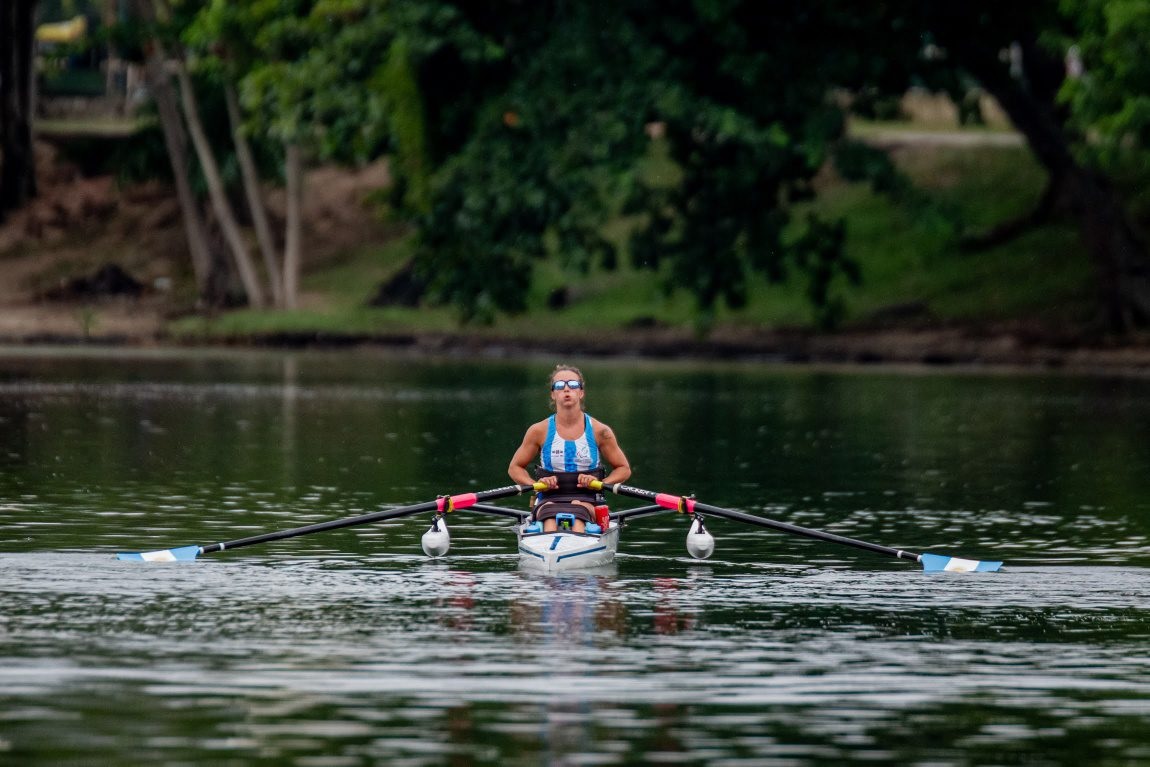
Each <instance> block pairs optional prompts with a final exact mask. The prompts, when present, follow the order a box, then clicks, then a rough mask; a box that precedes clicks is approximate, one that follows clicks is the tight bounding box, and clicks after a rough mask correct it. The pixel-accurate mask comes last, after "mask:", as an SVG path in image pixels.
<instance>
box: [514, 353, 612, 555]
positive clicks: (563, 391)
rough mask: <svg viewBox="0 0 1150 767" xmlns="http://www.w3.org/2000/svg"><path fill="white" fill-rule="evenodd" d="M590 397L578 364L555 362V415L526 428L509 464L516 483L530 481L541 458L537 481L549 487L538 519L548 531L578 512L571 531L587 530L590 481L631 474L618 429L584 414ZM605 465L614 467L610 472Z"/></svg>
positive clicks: (591, 504)
mask: <svg viewBox="0 0 1150 767" xmlns="http://www.w3.org/2000/svg"><path fill="white" fill-rule="evenodd" d="M585 395H586V389H585V387H584V385H583V374H582V373H581V372H579V368H576V367H572V366H571V365H556V366H555V370H553V371H552V373H551V408H552V409H553V410H554V411H555V413H554V415H552V416H550V417H549V418H545V419H544V420H542V421H540V422H538V423H536V424H532V425H531V426H530V427H529V428H528V429H527V433H526V434H524V435H523V444H521V445H520V446H519V449H518V450H516V451H515V455H514V456H513V457H512V458H511V465H510V466H508V467H507V473H508V474H509V475H510V476H511V480H512V481H513V482H516V483H518V484H522V485H529V484H531V483H533V482H535V481H536V479H533V478H532V477H531V472H530V471H529V470H528V468H527V467H528V466H530V465H531V463H532V462H533V461H538V471H537V479H538V481H540V482H543V483H544V484H546V485H547V487H548V488H549V489H548V490H546V491H545V492H544V494H543V495H542V497H541V499H540V500H539V501H538V502H537V503H536V505H535V519H536V520H539V521H542V522H543V531H544V532H554V531H555V530H556V529H557V525H556V521H555V516H556V515H557V514H571V515H573V516H574V518H575V521H574V524H573V525H572V529H573V530H574V531H575V532H577V533H581V532H583V531H584V528H585V525H586V523H588V522H594V521H595V503H596V499H597V494H596V492H595V491H594V490H592V489H591V487H590V485H591V483H592V482H593V481H595V480H596V479H601V480H603V483H604V484H607V485H613V484H615V483H617V482H624V481H626V480H627V478H628V477H630V476H631V464H630V463H628V461H627V456H625V455H624V454H623V449H622V448H620V447H619V442H618V441H617V440H616V439H615V432H613V431H611V427H610V426H608V425H607V424H605V423H603V422H602V421H600V420H598V419H595V418H592V417H591V416H589V415H587V413H585V412H584V410H583V406H584V403H583V398H584V396H585ZM604 463H606V464H607V465H609V466H610V467H611V472H610V473H609V474H607V473H606V472H605V470H604V468H603V464H604Z"/></svg>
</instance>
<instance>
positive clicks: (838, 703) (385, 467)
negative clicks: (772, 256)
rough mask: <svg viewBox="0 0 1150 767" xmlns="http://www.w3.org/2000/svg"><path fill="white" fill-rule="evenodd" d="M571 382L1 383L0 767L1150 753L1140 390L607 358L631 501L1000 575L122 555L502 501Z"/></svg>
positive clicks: (1113, 760)
mask: <svg viewBox="0 0 1150 767" xmlns="http://www.w3.org/2000/svg"><path fill="white" fill-rule="evenodd" d="M552 362H553V361H552V360H550V359H544V358H540V359H529V360H526V361H506V360H487V361H475V360H453V359H443V360H419V359H414V358H408V357H402V356H387V355H378V354H369V353H338V354H337V353H330V354H321V353H314V354H303V353H250V352H242V353H241V352H219V351H215V352H208V353H202V352H201V353H196V352H187V351H184V352H167V351H155V352H121V353H117V354H115V355H111V354H109V353H107V352H98V351H97V352H90V353H87V354H80V353H75V352H62V351H51V350H36V349H32V350H12V351H8V352H6V353H4V354H3V355H0V605H2V606H3V610H2V611H0V763H9V762H10V763H13V764H127V763H163V764H204V765H218V764H237V765H238V764H245V765H246V764H269V765H271V764H300V765H360V764H373V763H386V764H403V765H444V764H491V765H496V764H513V765H518V764H524V765H527V764H531V765H535V764H546V765H552V764H554V765H564V764H661V763H674V764H683V763H686V764H713V765H736V764H779V765H823V764H826V765H831V764H844V763H854V762H858V763H869V764H882V763H898V764H922V765H927V764H929V765H966V764H969V765H987V764H1083V763H1089V764H1114V765H1120V764H1121V765H1125V764H1137V763H1142V762H1145V761H1148V760H1150V735H1147V734H1146V733H1147V732H1148V731H1150V730H1148V728H1147V724H1148V721H1147V720H1148V712H1150V668H1148V666H1150V660H1148V657H1147V654H1146V652H1145V648H1146V646H1147V634H1148V633H1150V626H1148V623H1147V620H1146V616H1147V612H1146V610H1147V607H1150V597H1147V594H1150V547H1148V544H1147V534H1148V532H1150V523H1148V517H1147V505H1148V503H1150V501H1148V500H1147V499H1148V498H1150V493H1148V492H1147V491H1148V489H1150V488H1148V484H1150V480H1148V479H1147V472H1146V471H1145V467H1146V466H1147V465H1148V461H1147V456H1146V452H1147V448H1146V441H1145V438H1144V433H1145V429H1144V426H1143V424H1145V423H1146V421H1147V416H1148V415H1150V412H1148V411H1150V382H1148V381H1146V380H1142V379H1138V378H1100V377H1072V376H1064V375H1004V374H987V373H982V374H977V373H970V372H937V371H935V372H924V371H878V370H861V371H833V370H815V369H806V368H775V367H769V366H763V365H752V364H739V365H722V366H714V365H699V364H671V363H658V364H656V363H636V362H623V361H611V362H603V361H598V362H586V363H585V364H584V365H582V367H583V368H584V371H585V373H586V374H587V377H588V385H589V389H588V403H589V410H590V411H591V412H592V414H594V415H596V416H597V417H599V418H601V419H603V420H605V421H607V422H608V423H610V424H611V425H612V426H613V427H614V428H615V431H616V433H617V434H618V436H619V439H620V441H621V444H622V445H623V447H624V449H625V450H626V451H627V453H628V455H629V457H630V459H631V461H632V464H633V465H634V468H635V474H634V476H633V478H632V484H634V485H637V486H640V487H648V488H651V489H655V490H660V491H667V492H673V493H695V494H696V495H697V496H698V497H699V498H700V499H701V500H704V501H707V502H708V503H712V504H716V505H721V506H729V507H733V508H739V509H741V510H744V511H748V512H751V513H757V514H761V515H766V516H769V517H772V518H776V519H781V520H785V521H788V522H792V523H796V524H800V525H805V526H808V527H813V528H816V529H820V530H828V531H831V532H835V533H838V534H841V535H846V536H850V537H854V538H859V539H863V540H868V541H872V542H875V543H880V544H883V545H887V546H895V547H900V548H906V549H910V550H912V551H923V550H929V551H933V552H936V553H945V554H956V555H962V556H968V557H972V558H984V559H986V558H993V559H1004V560H1006V562H1007V568H1006V570H1005V571H1004V572H1002V573H999V574H979V575H956V574H941V575H927V574H924V573H922V572H921V571H920V570H918V569H917V567H916V566H914V565H912V564H910V563H908V562H905V561H897V560H893V559H887V558H885V557H882V556H879V555H875V554H871V553H867V552H863V551H858V550H855V549H851V548H845V547H838V546H834V545H831V544H827V543H822V542H816V541H810V540H806V539H801V538H795V537H792V536H787V535H783V534H780V533H776V532H771V531H767V530H759V529H749V528H743V527H740V526H737V525H736V524H734V523H730V522H726V521H723V520H718V519H716V520H711V521H710V523H709V527H710V529H711V530H712V532H713V533H714V534H715V535H716V537H717V539H718V544H717V550H716V553H715V555H714V557H713V558H712V559H710V560H707V561H705V562H697V561H694V560H691V559H690V558H689V557H688V556H687V554H686V550H685V546H684V544H683V539H684V536H685V534H686V521H685V520H684V519H682V518H676V517H675V516H674V515H664V516H658V517H651V518H645V519H643V520H639V521H635V522H634V523H633V524H631V525H629V526H628V527H627V528H626V530H625V531H624V536H623V542H622V545H621V547H620V551H621V553H620V555H619V557H618V560H617V562H616V563H615V564H614V565H613V566H611V567H609V568H606V569H605V570H601V571H595V572H585V573H572V574H568V575H562V576H544V575H539V574H534V573H530V572H526V571H521V570H520V569H519V567H518V564H517V559H516V557H515V554H514V546H513V539H512V537H511V534H510V530H509V528H508V526H507V525H508V523H507V522H506V521H504V520H499V519H494V518H487V517H476V516H467V515H466V514H465V513H463V512H460V513H459V514H457V515H456V516H455V517H454V518H453V520H452V521H453V524H452V532H453V546H452V551H451V553H450V554H449V556H448V557H446V558H444V559H442V560H436V561H429V560H428V559H427V558H426V557H424V556H423V554H422V552H421V550H420V548H419V536H420V534H421V533H422V532H423V530H424V529H425V528H426V526H427V524H428V521H429V519H428V518H427V517H426V515H424V516H420V517H416V518H412V519H409V520H403V521H395V522H387V523H383V524H379V525H369V526H364V527H356V528H349V529H345V530H339V531H333V532H329V533H324V534H319V535H314V536H307V537H302V538H295V539H292V540H286V541H280V542H276V543H271V544H267V545H261V546H253V547H250V548H247V549H242V550H237V551H232V552H224V553H221V554H214V555H208V556H205V557H203V558H201V559H200V560H198V561H196V562H193V563H182V564H170V565H152V564H146V565H141V564H138V563H130V562H119V561H116V560H114V559H113V557H112V555H113V553H114V552H115V551H119V550H141V549H151V548H164V547H169V546H177V545H188V544H205V543H212V542H215V541H220V540H230V539H234V538H239V537H243V536H247V535H252V534H256V533H260V532H267V531H271V530H276V529H281V528H287V527H296V526H300V525H305V524H310V523H312V522H317V521H322V520H326V519H332V518H339V517H345V516H352V515H356V514H362V513H365V512H368V511H373V510H376V509H379V508H384V507H386V506H393V505H401V504H408V503H415V502H420V501H424V500H428V499H430V498H434V497H436V496H437V495H440V494H445V493H457V492H465V491H469V490H481V489H486V488H490V487H498V486H502V485H504V484H506V482H507V480H506V475H505V473H504V471H505V468H506V464H507V461H508V459H509V458H510V455H511V453H512V452H513V451H514V449H515V447H516V446H517V445H518V443H519V440H520V439H521V437H522V434H523V431H524V429H525V428H526V427H527V425H528V424H529V423H530V422H531V421H533V420H537V419H539V418H542V417H543V416H544V415H545V414H546V402H547V392H546V386H545V384H546V380H547V374H548V371H549V370H550V367H551V364H552ZM516 502H517V501H514V500H512V501H508V502H506V503H507V504H514V503H516ZM618 505H619V506H624V505H631V504H630V502H622V503H620V504H618Z"/></svg>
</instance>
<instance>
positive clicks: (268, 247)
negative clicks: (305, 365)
mask: <svg viewBox="0 0 1150 767" xmlns="http://www.w3.org/2000/svg"><path fill="white" fill-rule="evenodd" d="M224 98H225V100H226V101H227V105H228V120H229V122H231V125H232V141H233V143H235V145H236V158H237V160H238V161H239V165H240V174H241V175H242V177H243V180H244V192H245V194H246V195H247V201H248V209H249V210H250V211H251V214H252V223H253V225H254V226H255V229H256V242H257V243H259V248H260V253H261V254H263V259H264V271H266V272H267V275H268V282H269V284H270V285H271V289H272V301H273V303H274V304H275V305H276V306H280V307H282V306H284V305H285V301H284V283H283V277H282V275H281V273H280V263H279V261H280V259H279V255H278V253H277V252H276V245H275V240H274V239H273V238H272V229H271V226H270V225H269V224H268V214H267V209H266V208H265V207H264V201H263V198H262V197H261V196H260V177H259V173H258V172H257V171H256V164H255V161H254V160H253V159H252V150H251V146H250V145H249V144H248V139H247V137H246V136H245V135H244V133H243V129H242V128H241V123H242V118H241V113H240V102H239V99H238V98H236V89H235V87H234V86H233V85H232V84H231V83H230V82H229V83H227V84H225V85H224Z"/></svg>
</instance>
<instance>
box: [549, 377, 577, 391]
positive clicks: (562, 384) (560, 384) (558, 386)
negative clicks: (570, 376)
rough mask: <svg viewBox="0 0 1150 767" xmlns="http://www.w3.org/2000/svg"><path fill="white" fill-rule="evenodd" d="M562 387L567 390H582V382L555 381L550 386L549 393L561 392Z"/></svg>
mask: <svg viewBox="0 0 1150 767" xmlns="http://www.w3.org/2000/svg"><path fill="white" fill-rule="evenodd" d="M564 387H566V388H568V389H582V388H583V382H582V381H580V380H578V379H574V380H571V381H555V382H554V383H552V384H551V391H563V388H564Z"/></svg>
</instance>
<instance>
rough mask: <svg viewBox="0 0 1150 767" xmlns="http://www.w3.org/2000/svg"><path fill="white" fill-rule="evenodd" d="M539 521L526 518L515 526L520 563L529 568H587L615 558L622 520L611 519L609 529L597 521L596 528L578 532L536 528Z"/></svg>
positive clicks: (548, 569)
mask: <svg viewBox="0 0 1150 767" xmlns="http://www.w3.org/2000/svg"><path fill="white" fill-rule="evenodd" d="M536 527H538V525H533V524H531V523H529V522H525V523H523V524H521V525H517V526H516V530H517V531H518V536H519V564H520V565H522V566H523V567H524V568H526V569H530V570H543V571H544V572H548V573H557V572H561V571H565V570H585V569H587V568H591V567H601V566H603V565H609V564H611V563H612V562H614V561H615V552H616V551H617V550H618V549H619V523H618V522H612V523H611V524H610V525H609V526H608V527H607V529H606V530H602V529H601V528H600V527H599V526H598V525H591V526H589V527H590V528H591V529H592V530H593V531H598V532H584V533H576V532H572V531H571V530H556V531H555V532H550V533H545V532H543V531H542V530H535V529H534V528H536Z"/></svg>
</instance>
